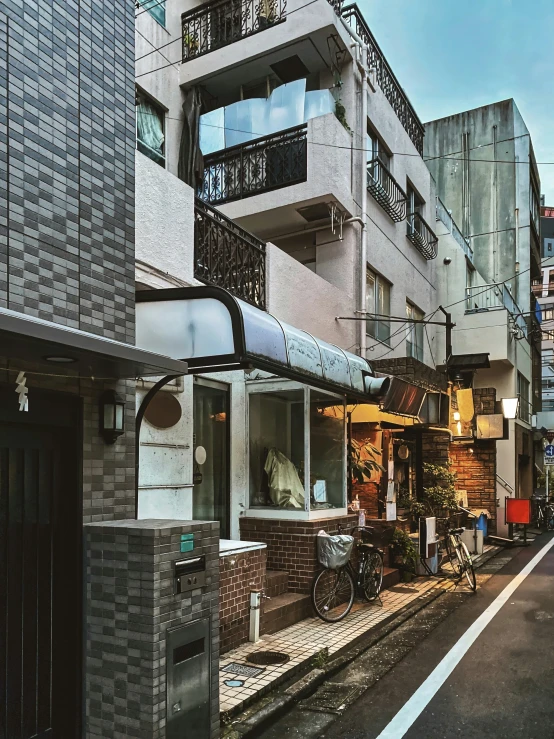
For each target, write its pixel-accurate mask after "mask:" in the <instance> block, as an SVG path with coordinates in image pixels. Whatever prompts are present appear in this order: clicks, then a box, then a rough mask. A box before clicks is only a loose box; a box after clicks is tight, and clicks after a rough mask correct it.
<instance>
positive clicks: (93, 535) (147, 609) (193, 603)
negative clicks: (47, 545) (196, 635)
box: [85, 521, 219, 739]
mask: <svg viewBox="0 0 554 739" xmlns="http://www.w3.org/2000/svg"><path fill="white" fill-rule="evenodd" d="M191 532H194V537H195V538H194V551H192V552H190V553H188V554H186V555H183V554H180V537H181V534H188V533H191ZM85 537H86V573H87V575H86V576H87V593H86V597H87V611H88V614H89V615H88V625H89V634H88V639H87V644H86V652H87V664H88V670H87V739H93V737H101V738H102V739H115V738H116V737H123V736H136V737H148V739H163V738H164V737H165V736H166V733H165V727H166V692H165V686H166V654H165V651H166V650H165V638H166V632H167V629H169V628H172V627H174V626H179V625H181V624H183V623H187V622H190V621H195V620H198V619H202V618H206V617H210V616H211V618H212V621H211V642H212V681H211V690H212V701H211V707H212V708H211V710H212V714H211V716H212V720H211V728H212V733H211V736H212V737H213V738H214V739H215V737H217V736H219V712H218V705H219V702H218V689H219V688H218V685H219V681H218V670H219V617H218V599H219V524H217V523H213V522H210V523H203V522H200V521H192V522H187V523H183V524H182V525H179V526H175V522H174V521H170V522H164V521H127V522H125V521H119V522H115V521H114V522H106V523H104V524H90V525H88V526H86V527H85ZM199 554H204V555H205V556H206V576H207V577H206V587H205V588H203V589H201V590H200V589H198V590H193V591H191V592H189V593H184V594H181V595H174V594H173V568H172V563H173V561H174V560H175V559H181V558H183V557H194V556H197V555H199Z"/></svg>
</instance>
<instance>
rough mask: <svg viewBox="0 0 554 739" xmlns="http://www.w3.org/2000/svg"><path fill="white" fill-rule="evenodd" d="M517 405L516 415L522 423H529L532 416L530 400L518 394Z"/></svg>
mask: <svg viewBox="0 0 554 739" xmlns="http://www.w3.org/2000/svg"><path fill="white" fill-rule="evenodd" d="M518 397H519V406H518V411H517V415H518V418H519V419H520V420H521V421H523V422H524V423H529V424H530V423H531V418H532V416H533V404H532V403H531V401H530V400H528V399H527V398H524V397H523V396H521V395H519V396H518Z"/></svg>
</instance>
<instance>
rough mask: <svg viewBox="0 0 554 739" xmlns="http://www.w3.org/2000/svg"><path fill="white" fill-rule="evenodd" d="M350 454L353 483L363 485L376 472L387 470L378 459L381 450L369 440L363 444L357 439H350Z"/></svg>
mask: <svg viewBox="0 0 554 739" xmlns="http://www.w3.org/2000/svg"><path fill="white" fill-rule="evenodd" d="M348 454H349V456H350V474H351V478H352V482H353V483H357V484H359V485H361V484H362V483H364V482H370V480H371V478H372V477H373V475H374V473H375V472H384V471H385V468H384V467H383V465H382V464H379V462H378V461H377V458H378V457H379V456H380V454H381V452H380V451H379V449H377V447H375V446H373V444H370V443H369V442H365V443H364V444H362V443H360V442H359V441H356V439H350V442H349V444H348Z"/></svg>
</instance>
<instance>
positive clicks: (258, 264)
mask: <svg viewBox="0 0 554 739" xmlns="http://www.w3.org/2000/svg"><path fill="white" fill-rule="evenodd" d="M265 254H266V245H265V243H264V242H263V241H260V240H259V239H258V238H256V237H255V236H253V235H252V234H251V233H249V232H248V231H245V230H244V229H243V228H240V226H237V224H236V223H235V222H234V221H231V220H230V219H229V218H227V217H226V216H224V215H223V213H220V212H219V211H218V210H215V208H211V207H210V206H209V205H207V204H206V203H204V202H202V200H200V199H199V198H196V199H195V203H194V276H195V277H196V279H197V280H200V281H201V282H204V283H205V284H206V285H216V286H217V287H224V288H225V289H226V290H228V291H229V292H230V293H232V294H233V295H234V296H235V297H237V298H240V299H241V300H245V301H246V302H247V303H250V304H251V305H255V306H256V307H257V308H262V309H265V307H266V302H265V285H266V279H265V274H266V273H265Z"/></svg>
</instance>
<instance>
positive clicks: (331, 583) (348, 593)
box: [311, 526, 394, 623]
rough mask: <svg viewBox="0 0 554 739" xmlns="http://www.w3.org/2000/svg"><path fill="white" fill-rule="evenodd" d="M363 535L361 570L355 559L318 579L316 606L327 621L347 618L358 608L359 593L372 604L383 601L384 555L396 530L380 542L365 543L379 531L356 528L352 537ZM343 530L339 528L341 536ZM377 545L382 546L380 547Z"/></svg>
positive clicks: (390, 530) (314, 595)
mask: <svg viewBox="0 0 554 739" xmlns="http://www.w3.org/2000/svg"><path fill="white" fill-rule="evenodd" d="M358 530H359V531H360V534H361V538H362V541H359V542H356V551H357V553H358V559H359V562H358V567H357V569H355V568H354V565H353V564H352V560H351V557H350V558H349V559H348V561H347V562H346V564H345V565H344V566H342V567H337V569H329V568H327V567H324V568H323V569H322V570H321V571H320V572H319V573H318V574H317V575H316V576H315V578H314V580H313V583H312V589H311V598H312V606H313V608H314V611H315V612H316V614H317V615H318V616H319V618H321V619H322V620H323V621H327V622H328V623H336V622H337V621H341V620H342V619H343V618H346V616H348V614H349V613H350V611H351V609H352V606H353V605H354V598H355V596H356V593H358V595H359V596H360V597H363V598H364V599H365V600H366V601H368V602H369V603H371V602H372V601H374V600H375V599H376V598H378V597H379V594H380V593H381V589H382V586H383V570H384V552H383V548H384V547H386V546H388V545H389V544H390V542H391V541H392V537H393V535H394V528H393V527H391V528H388V529H386V530H384V531H383V532H381V535H380V537H379V539H378V541H377V542H368V541H364V540H363V539H364V537H371V538H374V537H375V529H374V528H373V527H369V526H355V527H354V528H353V529H350V532H351V534H352V533H354V532H355V531H358ZM340 533H342V532H341V527H340V526H339V534H340ZM377 543H378V544H379V546H377Z"/></svg>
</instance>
